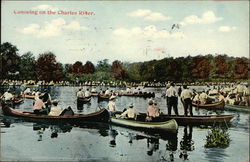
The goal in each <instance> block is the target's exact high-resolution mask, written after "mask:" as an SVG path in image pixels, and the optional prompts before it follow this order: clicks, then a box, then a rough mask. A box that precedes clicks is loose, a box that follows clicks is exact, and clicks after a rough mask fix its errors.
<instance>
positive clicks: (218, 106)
mask: <svg viewBox="0 0 250 162" xmlns="http://www.w3.org/2000/svg"><path fill="white" fill-rule="evenodd" d="M192 105H193V106H195V107H198V108H203V109H210V110H218V109H220V110H221V109H224V107H225V102H224V101H223V100H222V101H220V102H216V103H212V104H204V105H200V104H196V103H194V102H193V103H192Z"/></svg>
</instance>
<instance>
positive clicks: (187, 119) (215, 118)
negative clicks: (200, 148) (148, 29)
mask: <svg viewBox="0 0 250 162" xmlns="http://www.w3.org/2000/svg"><path fill="white" fill-rule="evenodd" d="M233 117H234V115H208V116H198V115H195V116H184V115H179V116H176V115H170V116H169V115H165V114H161V115H160V117H158V118H157V121H167V120H171V119H175V120H176V122H177V123H178V125H214V124H215V123H228V122H230V120H231V119H232V118H233ZM137 118H140V119H141V120H142V119H145V118H146V114H145V113H140V115H138V116H137Z"/></svg>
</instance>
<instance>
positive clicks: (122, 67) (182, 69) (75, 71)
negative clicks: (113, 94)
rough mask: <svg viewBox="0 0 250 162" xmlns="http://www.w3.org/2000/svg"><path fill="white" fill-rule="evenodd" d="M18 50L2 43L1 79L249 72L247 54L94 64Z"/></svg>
mask: <svg viewBox="0 0 250 162" xmlns="http://www.w3.org/2000/svg"><path fill="white" fill-rule="evenodd" d="M17 51H18V49H17V47H16V46H14V45H12V44H11V43H8V42H6V43H3V44H1V55H0V69H1V78H2V79H26V80H29V79H32V80H45V81H51V80H53V81H60V80H69V81H76V80H78V81H112V80H125V81H132V82H142V81H151V82H165V81H175V82H193V81H231V80H235V79H238V80H242V79H245V80H246V79H248V75H249V74H248V71H249V59H248V58H244V57H242V58H234V57H229V56H227V55H225V54H223V55H216V56H213V55H211V54H209V55H205V56H203V55H198V56H195V57H191V56H187V57H178V58H173V57H170V58H164V59H162V60H151V61H147V62H135V63H123V62H121V61H119V60H116V61H114V62H112V63H111V64H109V62H108V60H107V59H104V60H101V61H98V63H97V65H96V66H95V65H94V64H93V63H92V62H90V61H87V62H86V63H85V64H83V63H82V62H80V61H76V62H75V63H73V64H65V65H63V64H61V63H59V62H57V60H56V56H55V54H53V53H52V52H46V53H43V54H40V55H39V57H38V58H37V59H35V57H34V56H33V54H32V53H31V52H28V53H25V54H23V55H22V56H19V54H18V53H17Z"/></svg>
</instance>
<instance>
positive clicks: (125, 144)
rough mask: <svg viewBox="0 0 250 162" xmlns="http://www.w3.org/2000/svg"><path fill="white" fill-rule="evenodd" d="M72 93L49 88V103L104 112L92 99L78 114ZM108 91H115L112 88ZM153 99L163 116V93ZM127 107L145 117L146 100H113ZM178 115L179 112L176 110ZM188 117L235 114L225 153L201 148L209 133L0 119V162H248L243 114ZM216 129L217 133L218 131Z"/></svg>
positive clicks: (246, 118)
mask: <svg viewBox="0 0 250 162" xmlns="http://www.w3.org/2000/svg"><path fill="white" fill-rule="evenodd" d="M77 89H78V87H55V88H52V89H51V95H52V98H53V99H54V98H57V99H59V100H60V103H59V106H61V107H62V108H66V107H67V106H71V107H72V108H73V110H74V111H75V112H78V113H90V112H94V111H96V110H98V109H99V108H98V107H104V108H106V107H107V101H103V102H100V103H98V102H97V98H95V97H93V98H92V100H91V103H89V104H85V105H84V109H83V110H82V111H78V110H77V109H76V99H75V95H76V92H77ZM113 90H116V89H114V88H113ZM146 90H147V91H154V92H155V93H156V99H155V100H156V101H157V102H158V105H159V107H160V109H161V111H162V112H163V113H166V112H167V108H166V100H165V99H164V98H163V97H161V94H162V93H163V92H164V89H160V88H157V89H156V88H148V89H146ZM32 103H33V101H32V100H30V99H26V100H25V101H24V103H23V104H21V105H19V106H16V107H15V108H16V109H20V110H25V111H31V106H32ZM130 103H133V104H134V108H135V109H136V110H138V111H139V112H145V111H146V107H147V100H146V99H144V98H139V97H137V98H136V97H125V96H122V97H118V98H117V100H116V105H117V107H118V109H119V110H123V109H124V108H126V107H127V106H128V105H129V104H130ZM178 108H179V113H180V114H183V107H182V105H181V104H179V105H178ZM193 111H194V114H201V115H202V114H206V115H208V114H235V117H234V118H233V119H232V121H231V122H230V123H229V124H228V125H225V124H224V125H222V126H223V127H228V130H227V132H228V133H229V137H230V140H231V142H230V145H229V146H228V147H227V148H224V149H223V148H205V147H204V145H205V143H206V136H207V135H208V132H209V131H210V130H211V128H212V127H205V126H199V127H191V126H188V127H184V126H179V129H178V132H177V133H176V134H171V133H164V134H162V133H160V134H159V133H157V132H154V133H152V132H142V131H136V130H131V129H127V128H122V127H118V126H114V125H110V124H103V123H99V124H97V123H92V124H91V123H90V124H86V125H84V126H82V127H73V126H71V125H50V124H49V123H44V122H43V123H40V122H36V123H34V122H25V121H21V120H19V119H17V118H12V117H1V121H2V123H1V152H0V153H1V155H0V157H1V160H3V161H5V160H21V161H32V160H33V161H53V160H56V161H59V160H64V161H187V160H188V161H249V114H248V113H246V112H235V111H219V112H215V111H208V110H203V109H195V108H194V109H193ZM222 126H221V127H222Z"/></svg>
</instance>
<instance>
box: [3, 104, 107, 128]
mask: <svg viewBox="0 0 250 162" xmlns="http://www.w3.org/2000/svg"><path fill="white" fill-rule="evenodd" d="M2 110H3V114H4V115H7V116H14V117H21V118H25V119H29V120H31V121H36V120H46V121H48V122H51V123H54V122H59V123H62V122H63V123H64V122H65V123H70V124H74V125H80V124H82V123H85V122H108V121H109V112H108V111H107V110H106V109H101V110H99V111H97V112H94V113H90V114H74V115H67V116H49V115H42V114H34V113H32V112H24V111H21V110H16V109H12V108H10V107H9V106H7V105H5V106H3V107H2Z"/></svg>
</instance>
